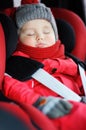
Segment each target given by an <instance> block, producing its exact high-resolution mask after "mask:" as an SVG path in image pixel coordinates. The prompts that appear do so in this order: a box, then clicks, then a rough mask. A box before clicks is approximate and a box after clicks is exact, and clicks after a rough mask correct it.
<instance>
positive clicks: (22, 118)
mask: <svg viewBox="0 0 86 130" xmlns="http://www.w3.org/2000/svg"><path fill="white" fill-rule="evenodd" d="M0 16H1V19H0V61H1V62H0V90H1V89H2V88H3V78H4V73H5V64H6V59H8V58H9V57H10V54H11V53H12V52H13V51H14V49H15V47H16V44H15V46H14V45H13V40H10V37H12V38H13V39H14V35H13V34H15V36H16V30H15V29H14V28H13V26H14V24H13V23H12V21H11V19H10V18H9V17H8V16H6V15H5V14H2V13H1V14H0ZM5 23H6V24H5ZM4 24H5V25H4ZM9 27H12V28H10V30H11V31H12V32H11V31H9ZM13 29H14V31H13ZM7 32H8V33H7ZM13 32H14V33H13ZM12 33H13V34H12ZM8 34H9V36H8ZM11 34H12V35H11ZM8 41H9V42H8ZM14 41H15V42H17V37H16V38H15V39H14ZM8 43H10V45H11V44H12V45H13V47H12V46H11V47H12V48H10V47H6V48H5V46H8ZM8 49H9V51H10V53H8V55H7V56H6V50H8ZM33 124H34V125H33ZM0 129H3V130H19V129H21V130H39V129H40V130H56V128H55V127H54V125H53V123H52V122H51V121H50V120H49V119H48V117H46V116H45V115H43V114H42V112H40V111H39V110H37V109H36V108H35V107H33V106H31V105H27V104H16V103H14V102H13V101H11V102H8V101H7V100H6V101H5V100H4V101H3V100H1V97H0Z"/></svg>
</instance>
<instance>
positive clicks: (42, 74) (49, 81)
mask: <svg viewBox="0 0 86 130" xmlns="http://www.w3.org/2000/svg"><path fill="white" fill-rule="evenodd" d="M31 77H32V78H34V79H35V80H37V81H38V82H40V83H41V84H43V85H44V86H46V87H48V88H49V89H51V90H52V91H54V92H55V93H57V94H59V95H60V96H62V97H63V98H65V99H67V100H73V101H78V102H80V101H81V97H80V96H79V95H78V94H76V93H75V92H73V91H72V90H71V89H69V88H68V87H66V86H65V85H64V84H62V83H61V82H60V81H58V80H57V79H56V78H54V77H53V76H51V75H50V74H49V73H48V72H46V71H45V70H43V69H41V68H40V69H38V70H37V71H36V72H35V73H34V74H33V75H32V76H31Z"/></svg>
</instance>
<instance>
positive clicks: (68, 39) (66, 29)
mask: <svg viewBox="0 0 86 130" xmlns="http://www.w3.org/2000/svg"><path fill="white" fill-rule="evenodd" d="M56 24H57V28H58V34H59V39H60V40H61V42H62V43H63V44H64V46H65V51H66V52H69V53H71V51H72V50H73V49H74V47H75V32H74V29H73V27H72V26H71V25H70V24H69V23H68V22H67V21H65V20H62V19H56Z"/></svg>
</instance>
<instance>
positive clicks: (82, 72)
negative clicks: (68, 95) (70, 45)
mask: <svg viewBox="0 0 86 130" xmlns="http://www.w3.org/2000/svg"><path fill="white" fill-rule="evenodd" d="M78 67H79V73H80V76H81V80H82V84H83V89H84V93H85V96H86V75H85V70H84V68H83V67H82V66H81V65H79V64H78Z"/></svg>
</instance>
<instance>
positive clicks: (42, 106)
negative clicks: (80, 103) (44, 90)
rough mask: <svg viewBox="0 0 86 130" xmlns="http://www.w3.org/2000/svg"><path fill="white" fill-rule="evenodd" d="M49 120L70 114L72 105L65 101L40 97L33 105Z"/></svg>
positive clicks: (50, 97)
mask: <svg viewBox="0 0 86 130" xmlns="http://www.w3.org/2000/svg"><path fill="white" fill-rule="evenodd" d="M34 106H35V107H37V108H38V109H39V110H40V111H42V112H43V113H44V114H45V115H47V116H48V117H49V118H58V117H62V116H64V115H66V114H68V113H70V111H71V109H72V108H73V105H72V104H71V103H69V102H68V101H67V100H64V99H62V98H58V97H53V96H49V97H40V98H39V99H38V100H37V101H36V103H35V104H34Z"/></svg>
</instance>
